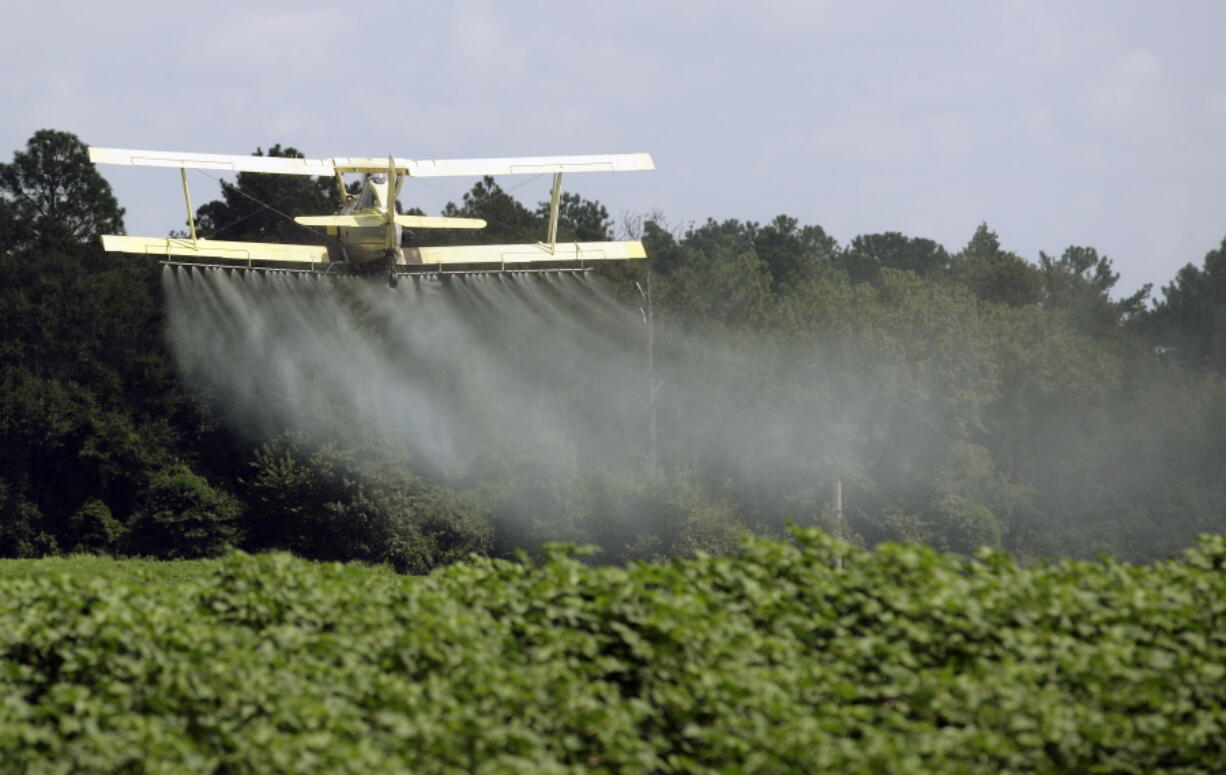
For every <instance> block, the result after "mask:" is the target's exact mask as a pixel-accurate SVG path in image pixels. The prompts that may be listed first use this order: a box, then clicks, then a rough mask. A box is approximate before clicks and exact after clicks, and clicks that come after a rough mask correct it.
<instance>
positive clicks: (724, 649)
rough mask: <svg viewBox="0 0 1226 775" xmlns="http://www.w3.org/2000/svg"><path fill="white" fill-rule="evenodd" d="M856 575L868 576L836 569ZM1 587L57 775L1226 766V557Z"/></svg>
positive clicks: (909, 554) (10, 691)
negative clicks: (1146, 562)
mask: <svg viewBox="0 0 1226 775" xmlns="http://www.w3.org/2000/svg"><path fill="white" fill-rule="evenodd" d="M836 566H839V567H836ZM213 567H214V568H215V570H214V572H213V573H212V574H211V575H209V576H208V577H204V578H200V579H198V580H196V581H185V582H180V583H177V584H174V585H150V584H145V583H134V582H132V581H127V580H123V579H111V580H88V579H85V578H83V577H81V576H76V577H67V576H65V577H61V578H49V577H46V576H43V577H40V578H36V579H30V580H23V581H14V580H5V581H0V596H2V597H3V599H5V600H6V601H8V605H6V606H5V607H4V608H3V610H2V611H0V694H2V696H3V697H4V698H5V699H4V701H3V703H0V758H2V759H3V760H4V761H5V763H6V767H7V768H9V769H15V770H21V771H24V772H29V773H53V772H70V771H71V772H116V771H133V772H236V773H242V772H274V771H275V772H355V773H356V772H362V773H367V772H403V771H409V772H527V771H531V772H621V773H627V772H695V771H713V770H721V771H731V772H984V773H988V772H993V773H994V772H1002V771H1007V772H1079V773H1092V772H1136V773H1148V772H1157V771H1162V772H1187V773H1192V772H1207V771H1213V770H1219V769H1220V768H1221V767H1222V766H1223V763H1226V667H1223V665H1226V574H1224V573H1223V571H1226V543H1224V542H1223V541H1222V540H1221V539H1220V538H1215V539H1206V540H1205V541H1203V542H1202V543H1201V545H1200V546H1199V548H1196V549H1192V550H1189V551H1188V552H1187V553H1185V554H1184V555H1183V556H1182V557H1180V558H1178V559H1173V560H1169V561H1165V562H1160V563H1157V564H1155V565H1153V566H1150V567H1136V566H1130V565H1121V564H1116V563H1113V562H1110V561H1107V562H1071V561H1066V562H1062V563H1060V564H1056V565H1043V566H1039V567H1035V568H1029V569H1026V568H1021V567H1019V566H1018V565H1016V564H1014V563H1013V562H1012V561H1011V560H1010V559H1009V558H1008V557H1007V556H1006V555H1004V554H1003V553H999V552H990V551H987V550H984V551H983V552H981V553H980V554H979V555H977V557H976V558H975V559H959V558H956V557H953V556H949V555H941V554H938V553H936V552H934V551H933V550H931V549H929V548H926V547H922V546H918V545H910V546H902V545H884V546H882V547H879V548H878V549H876V550H874V551H872V552H866V551H862V550H857V549H855V548H853V547H851V546H850V545H847V544H844V543H841V542H836V541H833V540H831V539H829V538H828V537H826V536H825V534H823V533H821V532H819V531H815V530H811V531H800V532H798V533H797V534H796V536H795V540H794V541H791V542H777V541H769V540H764V539H756V540H752V541H750V542H749V543H748V544H747V545H745V546H744V548H743V549H742V551H741V553H740V555H739V556H735V557H712V556H707V555H700V556H696V557H692V558H687V559H676V560H674V561H672V562H670V563H667V564H662V565H652V564H636V565H632V566H630V567H625V568H619V567H588V566H585V565H584V564H583V563H582V562H580V561H579V560H578V559H576V558H575V557H573V556H570V554H569V553H568V552H567V551H566V550H564V549H562V548H555V549H553V550H552V551H551V553H550V556H549V557H548V558H547V559H545V560H544V561H542V562H540V563H533V562H522V563H517V562H507V561H499V560H481V559H476V560H472V561H470V562H462V563H458V564H455V565H453V566H451V567H449V568H447V569H445V570H442V571H438V572H436V573H434V574H432V575H429V576H425V577H404V576H396V575H393V574H388V573H379V572H371V571H369V570H366V569H362V568H359V567H356V566H344V565H339V564H331V565H314V564H310V563H308V562H305V561H302V560H297V559H294V558H292V557H290V556H288V555H284V554H271V555H263V556H259V557H251V556H245V555H234V556H231V557H229V558H227V559H225V560H224V561H222V562H221V563H220V564H217V565H214V566H213Z"/></svg>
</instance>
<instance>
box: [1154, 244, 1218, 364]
mask: <svg viewBox="0 0 1226 775" xmlns="http://www.w3.org/2000/svg"><path fill="white" fill-rule="evenodd" d="M1146 317H1147V319H1146V321H1145V325H1146V327H1147V328H1148V329H1149V330H1150V331H1151V332H1152V336H1153V337H1154V339H1155V341H1156V342H1157V343H1158V346H1159V347H1160V348H1162V349H1163V350H1164V351H1169V352H1171V353H1172V354H1173V355H1174V356H1175V357H1176V358H1177V359H1178V360H1180V361H1181V362H1183V363H1185V364H1187V365H1190V366H1195V367H1198V368H1206V369H1211V370H1214V371H1219V372H1226V238H1223V239H1222V242H1221V244H1220V245H1218V247H1217V249H1215V250H1211V251H1209V252H1208V253H1207V254H1205V262H1204V266H1203V267H1202V268H1197V267H1196V266H1194V265H1192V264H1188V265H1187V266H1185V267H1184V268H1183V269H1180V270H1179V273H1178V274H1176V275H1175V279H1174V280H1172V281H1171V284H1170V285H1167V286H1164V287H1163V289H1162V298H1161V299H1159V300H1158V302H1157V303H1156V304H1155V305H1154V308H1153V310H1152V311H1151V312H1150V313H1149V314H1148V315H1147V316H1146Z"/></svg>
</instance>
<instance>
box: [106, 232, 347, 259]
mask: <svg viewBox="0 0 1226 775" xmlns="http://www.w3.org/2000/svg"><path fill="white" fill-rule="evenodd" d="M102 249H103V250H106V251H110V252H112V253H141V254H144V255H149V256H185V257H189V258H208V259H222V260H229V261H290V262H294V263H299V264H323V263H327V261H328V249H327V248H325V247H324V246H323V245H284V244H280V243H275V242H225V241H222V240H207V239H198V240H194V241H193V240H190V239H176V238H174V237H123V236H118V235H114V234H105V235H103V237H102Z"/></svg>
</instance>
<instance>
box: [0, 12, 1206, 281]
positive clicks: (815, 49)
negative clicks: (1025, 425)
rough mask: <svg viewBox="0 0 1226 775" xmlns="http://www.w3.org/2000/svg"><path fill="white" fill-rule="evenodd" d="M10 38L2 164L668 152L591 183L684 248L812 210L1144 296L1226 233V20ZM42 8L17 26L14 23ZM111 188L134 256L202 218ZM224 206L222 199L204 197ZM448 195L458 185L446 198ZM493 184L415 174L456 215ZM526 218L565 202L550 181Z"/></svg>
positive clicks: (690, 19) (978, 16)
mask: <svg viewBox="0 0 1226 775" xmlns="http://www.w3.org/2000/svg"><path fill="white" fill-rule="evenodd" d="M10 6H11V7H8V8H6V10H5V12H4V22H3V25H2V26H0V52H2V53H0V58H3V64H4V67H3V68H2V69H0V105H3V110H2V111H0V159H3V160H6V161H7V160H8V159H9V158H10V155H11V152H12V151H13V150H17V149H18V148H20V147H22V146H24V144H25V141H26V139H27V138H28V137H29V136H30V134H31V133H32V132H34V131H35V130H36V129H39V128H43V127H51V128H56V129H63V130H67V131H71V132H74V133H76V134H78V135H79V136H80V137H81V138H82V139H83V140H85V141H86V142H88V143H91V144H94V145H103V146H116V147H123V148H143V149H152V150H182V151H200V152H212V153H249V152H251V151H253V150H255V148H256V147H264V148H267V147H268V146H269V145H271V144H273V143H281V144H283V145H293V146H295V147H297V148H298V149H300V150H302V151H304V152H305V153H306V154H307V155H309V156H324V157H326V156H360V155H369V156H386V155H388V154H395V155H397V156H402V157H407V158H455V157H481V156H516V155H537V154H569V153H622V152H635V151H648V152H650V153H651V154H652V155H653V156H654V158H655V160H656V167H657V169H656V170H655V171H654V172H640V173H614V174H605V175H598V174H588V175H574V176H569V177H568V178H567V179H566V183H567V188H568V190H575V191H578V192H579V193H582V194H584V195H585V196H588V197H589V198H596V199H599V200H600V201H602V202H603V203H604V204H606V205H607V206H608V208H609V210H610V211H611V212H612V213H614V214H620V213H622V212H623V211H647V210H652V209H658V210H660V211H662V212H663V213H664V215H665V216H666V218H667V219H668V221H669V222H670V223H672V224H674V225H684V224H686V223H688V222H691V221H702V220H705V219H706V218H708V217H713V218H717V219H724V218H738V219H742V220H757V221H765V220H769V219H771V218H772V217H774V216H775V215H777V214H780V213H786V214H788V215H791V216H793V217H796V218H798V219H799V220H800V221H801V222H802V223H813V224H820V225H821V226H823V227H824V228H825V229H826V230H827V231H828V232H829V233H831V234H832V235H834V236H835V237H837V238H838V239H839V240H840V241H842V242H847V241H848V240H850V239H851V238H852V237H853V236H855V235H856V234H861V233H869V232H878V231H901V232H904V233H905V234H908V235H910V236H923V237H929V238H932V239H935V240H937V241H938V242H941V243H942V244H944V245H945V246H946V247H947V248H949V249H950V250H951V251H953V250H957V249H958V248H960V247H962V246H963V245H964V244H965V243H966V241H967V240H968V239H969V237H970V235H971V234H972V233H973V231H974V230H975V227H976V226H977V225H978V224H979V223H980V222H981V221H987V223H988V224H989V226H991V228H992V229H994V230H995V231H996V232H997V233H998V234H999V235H1000V238H1001V241H1002V242H1003V244H1004V246H1005V247H1006V248H1008V249H1011V250H1014V251H1016V252H1018V253H1020V254H1022V255H1023V256H1025V257H1027V258H1029V259H1031V260H1036V259H1037V257H1038V253H1039V251H1040V250H1044V251H1046V252H1048V253H1059V252H1060V251H1062V250H1063V249H1064V248H1065V247H1066V246H1068V245H1070V244H1078V245H1092V246H1094V247H1096V248H1098V250H1099V251H1100V252H1103V253H1106V254H1107V255H1109V256H1110V257H1111V258H1112V260H1113V261H1114V262H1115V266H1116V269H1117V270H1118V271H1120V272H1121V274H1122V275H1123V277H1122V279H1121V282H1120V285H1119V286H1118V287H1117V292H1127V291H1131V290H1132V289H1135V288H1136V287H1138V286H1139V285H1141V284H1142V283H1145V282H1152V283H1154V284H1155V286H1156V287H1157V286H1161V285H1162V284H1165V283H1167V282H1169V280H1170V279H1171V277H1172V276H1173V275H1174V272H1175V271H1176V270H1177V269H1178V267H1180V266H1182V265H1183V264H1185V263H1188V262H1193V263H1196V264H1198V265H1199V264H1200V263H1201V261H1202V259H1203V257H1204V254H1205V253H1206V252H1207V251H1208V250H1210V249H1213V248H1215V247H1216V246H1217V245H1218V244H1219V243H1220V241H1221V240H1222V238H1223V237H1224V236H1226V44H1224V43H1223V33H1224V32H1226V2H1222V1H1218V0H1206V1H1205V2H1186V1H1184V2H1181V1H1179V0H1168V1H1167V2H1152V3H1147V2H1121V1H1118V0H1117V1H1115V2H1076V3H1070V2H1020V1H1017V2H984V0H975V1H973V2H928V3H920V2H874V1H873V0H859V1H858V2H841V1H839V0H810V1H809V2H773V3H772V2H763V1H761V0H760V1H759V2H753V3H751V2H748V1H747V0H746V1H745V2H739V3H722V2H699V1H698V0H628V1H623V2H617V3H595V2H581V1H580V0H571V1H570V2H564V3H563V2H502V3H497V2H482V1H480V0H475V1H472V2H458V3H444V2H431V3H414V2H381V1H378V0H363V1H362V2H356V3H317V2H306V1H304V2H294V3H289V2H256V1H254V0H248V2H229V1H228V0H214V1H213V2H210V3H207V4H206V3H179V2H173V0H158V1H157V2H127V1H125V0H111V2H106V3H98V2H79V3H68V2H54V1H49V2H22V3H20V4H10ZM12 6H16V7H12ZM102 172H103V174H104V175H106V177H107V178H108V179H109V180H110V181H111V183H112V185H113V186H114V187H115V189H116V193H117V195H118V196H119V199H120V203H121V204H122V205H123V206H125V207H126V208H127V211H128V212H127V218H126V221H127V226H128V231H129V233H132V234H143V235H150V236H161V235H164V234H165V233H166V232H167V231H169V230H170V229H177V228H181V227H182V225H183V221H184V215H183V209H182V199H181V196H180V188H179V183H178V176H177V175H176V174H175V173H174V172H172V171H169V170H159V169H149V168H143V169H120V168H116V167H106V168H103V169H102ZM190 180H191V181H192V185H193V193H194V198H195V199H196V203H197V204H199V203H201V202H203V201H205V200H207V199H209V198H211V197H214V196H216V192H217V187H216V184H215V183H212V182H211V181H210V180H209V179H208V178H206V177H204V176H202V175H199V174H196V175H194V176H193V177H192V178H190ZM426 183H428V184H429V185H426ZM471 183H472V181H471V180H465V179H433V180H430V181H427V182H422V181H414V182H410V184H409V185H408V186H407V187H406V190H405V192H404V194H403V196H402V198H403V199H404V200H405V201H406V204H407V205H410V206H412V205H418V206H421V207H423V208H424V209H426V210H427V212H437V210H438V209H439V208H440V207H441V206H442V204H443V203H445V202H446V201H448V200H456V199H458V198H459V197H460V196H461V195H462V194H463V192H464V191H465V190H466V189H467V188H468V187H469V186H470V185H471ZM502 183H503V184H504V186H505V187H508V188H509V187H511V186H513V185H517V184H521V183H522V184H523V185H522V186H521V187H520V188H518V189H517V190H516V191H515V194H516V195H517V196H520V197H521V198H522V199H524V200H525V201H527V202H528V203H530V204H533V203H535V202H537V201H540V200H542V199H545V198H547V196H548V181H547V180H544V179H539V180H527V179H521V178H519V177H516V178H508V179H505V180H503V181H502Z"/></svg>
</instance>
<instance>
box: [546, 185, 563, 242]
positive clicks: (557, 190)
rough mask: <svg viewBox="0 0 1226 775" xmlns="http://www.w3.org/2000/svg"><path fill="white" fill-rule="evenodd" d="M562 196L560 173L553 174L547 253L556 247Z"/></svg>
mask: <svg viewBox="0 0 1226 775" xmlns="http://www.w3.org/2000/svg"><path fill="white" fill-rule="evenodd" d="M561 196H562V173H561V172H555V173H553V191H551V192H550V194H549V236H548V237H547V238H546V239H548V240H549V252H550V253H553V252H554V251H555V249H556V248H557V245H558V203H559V202H560V201H561Z"/></svg>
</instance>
